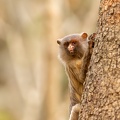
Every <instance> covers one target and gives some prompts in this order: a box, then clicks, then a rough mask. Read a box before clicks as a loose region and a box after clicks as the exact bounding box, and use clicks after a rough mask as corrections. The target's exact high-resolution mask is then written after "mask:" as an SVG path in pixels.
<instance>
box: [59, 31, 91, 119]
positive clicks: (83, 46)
mask: <svg viewBox="0 0 120 120" xmlns="http://www.w3.org/2000/svg"><path fill="white" fill-rule="evenodd" d="M57 43H58V44H59V54H58V57H59V59H60V60H61V62H62V63H63V65H64V67H65V70H66V74H67V76H68V79H69V88H70V118H69V120H78V116H79V103H80V101H81V96H82V90H83V82H84V81H85V78H86V72H87V70H88V65H89V62H90V58H91V53H92V50H91V48H92V47H93V46H92V44H93V42H91V41H88V35H87V33H81V34H71V35H68V36H65V37H64V38H62V39H58V40H57Z"/></svg>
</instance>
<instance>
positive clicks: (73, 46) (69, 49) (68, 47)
mask: <svg viewBox="0 0 120 120" xmlns="http://www.w3.org/2000/svg"><path fill="white" fill-rule="evenodd" d="M63 47H64V49H65V51H66V54H68V55H70V56H74V57H75V56H76V55H77V54H76V53H77V52H78V51H79V49H80V44H79V41H77V40H75V39H72V40H70V41H65V42H64V43H63Z"/></svg>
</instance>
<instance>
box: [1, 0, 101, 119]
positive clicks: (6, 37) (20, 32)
mask: <svg viewBox="0 0 120 120" xmlns="http://www.w3.org/2000/svg"><path fill="white" fill-rule="evenodd" d="M98 9H99V0H0V120H68V114H69V112H68V111H69V90H68V80H67V77H66V74H65V71H64V67H63V66H62V64H61V63H60V62H59V60H58V58H57V53H58V45H57V43H56V40H57V39H58V38H61V37H63V36H65V35H68V34H71V33H81V32H83V31H84V32H87V33H88V34H91V33H93V32H95V31H96V23H97V19H98Z"/></svg>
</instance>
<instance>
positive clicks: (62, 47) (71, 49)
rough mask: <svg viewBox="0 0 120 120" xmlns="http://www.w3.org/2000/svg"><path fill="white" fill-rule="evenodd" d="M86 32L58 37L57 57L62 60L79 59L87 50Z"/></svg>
mask: <svg viewBox="0 0 120 120" xmlns="http://www.w3.org/2000/svg"><path fill="white" fill-rule="evenodd" d="M87 37H88V35H87V33H81V34H71V35H68V36H65V37H63V38H62V39H58V40H57V43H58V44H59V58H60V59H61V60H62V62H69V61H70V60H73V59H81V58H82V57H83V56H84V53H85V52H86V51H87V50H88V41H87Z"/></svg>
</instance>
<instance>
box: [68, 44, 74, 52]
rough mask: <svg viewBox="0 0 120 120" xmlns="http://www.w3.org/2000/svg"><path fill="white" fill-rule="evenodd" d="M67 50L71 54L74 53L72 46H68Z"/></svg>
mask: <svg viewBox="0 0 120 120" xmlns="http://www.w3.org/2000/svg"><path fill="white" fill-rule="evenodd" d="M68 50H69V52H70V53H73V51H74V46H72V45H69V46H68Z"/></svg>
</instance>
